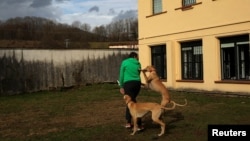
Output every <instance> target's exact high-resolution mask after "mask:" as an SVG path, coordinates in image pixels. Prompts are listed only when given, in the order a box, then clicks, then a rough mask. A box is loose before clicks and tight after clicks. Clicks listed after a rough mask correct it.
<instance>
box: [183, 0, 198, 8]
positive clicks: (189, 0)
mask: <svg viewBox="0 0 250 141" xmlns="http://www.w3.org/2000/svg"><path fill="white" fill-rule="evenodd" d="M195 3H196V0H182V6H183V7H185V6H189V5H192V4H195Z"/></svg>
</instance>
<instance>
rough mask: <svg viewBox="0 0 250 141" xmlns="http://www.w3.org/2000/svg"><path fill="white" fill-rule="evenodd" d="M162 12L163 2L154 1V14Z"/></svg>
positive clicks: (159, 0)
mask: <svg viewBox="0 0 250 141" xmlns="http://www.w3.org/2000/svg"><path fill="white" fill-rule="evenodd" d="M161 12H162V2H161V0H153V14H157V13H161Z"/></svg>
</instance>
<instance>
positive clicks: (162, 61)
mask: <svg viewBox="0 0 250 141" xmlns="http://www.w3.org/2000/svg"><path fill="white" fill-rule="evenodd" d="M151 56H152V65H153V66H154V67H155V68H156V70H157V73H158V75H159V77H160V78H161V79H167V71H166V62H167V61H166V45H158V46H151Z"/></svg>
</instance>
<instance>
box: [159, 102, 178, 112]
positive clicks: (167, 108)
mask: <svg viewBox="0 0 250 141" xmlns="http://www.w3.org/2000/svg"><path fill="white" fill-rule="evenodd" d="M170 103H172V104H173V106H172V107H164V106H162V109H165V110H173V109H175V106H176V103H175V102H174V101H171V102H170Z"/></svg>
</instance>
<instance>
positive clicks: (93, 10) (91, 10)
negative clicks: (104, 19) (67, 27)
mask: <svg viewBox="0 0 250 141" xmlns="http://www.w3.org/2000/svg"><path fill="white" fill-rule="evenodd" d="M89 12H99V7H97V6H93V7H91V8H90V9H89Z"/></svg>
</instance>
